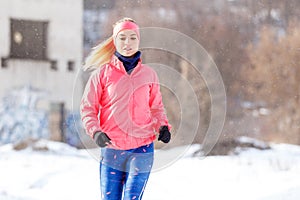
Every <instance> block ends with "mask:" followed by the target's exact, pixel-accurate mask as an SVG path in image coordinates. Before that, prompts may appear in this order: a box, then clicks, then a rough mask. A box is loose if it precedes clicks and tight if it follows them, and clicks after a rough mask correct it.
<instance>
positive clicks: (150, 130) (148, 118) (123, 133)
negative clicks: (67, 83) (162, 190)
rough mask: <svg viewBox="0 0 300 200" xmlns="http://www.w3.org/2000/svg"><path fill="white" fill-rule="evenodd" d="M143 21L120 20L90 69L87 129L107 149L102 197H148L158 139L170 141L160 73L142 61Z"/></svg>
mask: <svg viewBox="0 0 300 200" xmlns="http://www.w3.org/2000/svg"><path fill="white" fill-rule="evenodd" d="M139 42H140V33H139V27H138V25H137V24H136V23H135V22H134V21H133V20H132V19H130V18H124V19H121V20H120V21H118V22H117V23H116V24H115V25H114V28H113V34H112V36H111V37H110V38H109V39H107V40H106V41H104V42H103V43H101V44H99V45H98V46H96V47H95V48H94V49H93V51H92V52H91V53H90V55H89V56H88V57H87V59H86V62H85V65H84V69H85V70H87V69H93V68H94V69H96V70H95V71H94V72H93V73H92V74H91V76H90V78H89V81H88V82H87V84H86V88H85V91H84V94H83V97H82V100H81V106H80V111H81V119H82V122H83V125H84V128H85V129H86V132H87V133H88V134H89V135H90V136H91V137H92V138H93V139H94V141H95V142H96V144H98V145H99V146H100V147H101V148H102V149H101V156H102V159H101V161H100V185H101V193H102V199H104V200H109V199H111V200H112V199H113V200H121V199H124V200H129V199H136V200H138V199H142V195H143V191H144V189H145V186H146V183H147V180H148V178H149V174H150V171H151V168H152V164H153V152H154V147H153V141H154V140H155V139H156V133H158V140H161V141H162V142H164V143H168V142H169V141H170V139H171V134H170V132H169V129H170V127H171V126H170V125H169V123H168V120H167V116H166V114H165V112H164V106H163V103H162V96H161V93H160V85H159V81H158V77H157V74H156V72H155V71H154V70H153V69H151V68H150V67H148V66H146V65H144V64H142V61H141V58H140V57H141V52H140V51H139Z"/></svg>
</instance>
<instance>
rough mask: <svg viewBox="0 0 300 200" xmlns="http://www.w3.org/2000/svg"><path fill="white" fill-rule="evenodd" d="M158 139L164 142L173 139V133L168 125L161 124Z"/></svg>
mask: <svg viewBox="0 0 300 200" xmlns="http://www.w3.org/2000/svg"><path fill="white" fill-rule="evenodd" d="M158 140H161V141H162V142H164V143H168V142H170V140H171V133H170V131H169V128H168V126H161V127H160V128H159V136H158Z"/></svg>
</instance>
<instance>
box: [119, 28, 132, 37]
mask: <svg viewBox="0 0 300 200" xmlns="http://www.w3.org/2000/svg"><path fill="white" fill-rule="evenodd" d="M118 35H120V36H133V35H136V32H135V31H133V30H130V29H125V30H122V31H120V32H119V34H118Z"/></svg>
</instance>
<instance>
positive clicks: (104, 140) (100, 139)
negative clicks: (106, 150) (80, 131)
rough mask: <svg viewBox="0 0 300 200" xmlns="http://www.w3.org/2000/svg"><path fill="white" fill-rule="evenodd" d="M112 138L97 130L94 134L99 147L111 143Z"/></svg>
mask: <svg viewBox="0 0 300 200" xmlns="http://www.w3.org/2000/svg"><path fill="white" fill-rule="evenodd" d="M110 140H111V139H110V138H109V137H108V136H107V134H106V133H104V132H101V131H100V132H96V133H95V135H94V141H95V142H96V144H97V145H98V146H99V147H106V146H107V145H108V144H111V142H110Z"/></svg>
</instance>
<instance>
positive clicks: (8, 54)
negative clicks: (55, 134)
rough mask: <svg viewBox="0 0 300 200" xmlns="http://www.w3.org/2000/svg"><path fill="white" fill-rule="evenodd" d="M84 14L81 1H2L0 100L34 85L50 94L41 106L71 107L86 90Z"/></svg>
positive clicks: (0, 14)
mask: <svg viewBox="0 0 300 200" xmlns="http://www.w3.org/2000/svg"><path fill="white" fill-rule="evenodd" d="M82 18H83V0H26V1H24V0H1V1H0V81H1V84H0V98H2V97H3V96H4V95H5V94H6V93H7V92H8V91H10V90H12V89H14V88H18V87H23V86H26V85H30V86H31V87H33V88H37V89H40V90H42V91H45V92H46V93H47V95H46V98H45V101H43V102H42V103H41V105H40V106H42V107H43V108H46V109H50V107H51V106H50V105H53V104H58V105H59V104H62V105H64V107H65V108H66V109H67V110H71V109H72V103H73V101H74V100H75V102H78V100H79V99H80V96H81V94H82V90H83V88H82V83H81V80H77V79H76V77H77V74H78V69H79V68H80V66H81V64H82V52H83V20H82ZM73 90H74V93H73ZM75 109H76V108H75Z"/></svg>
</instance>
